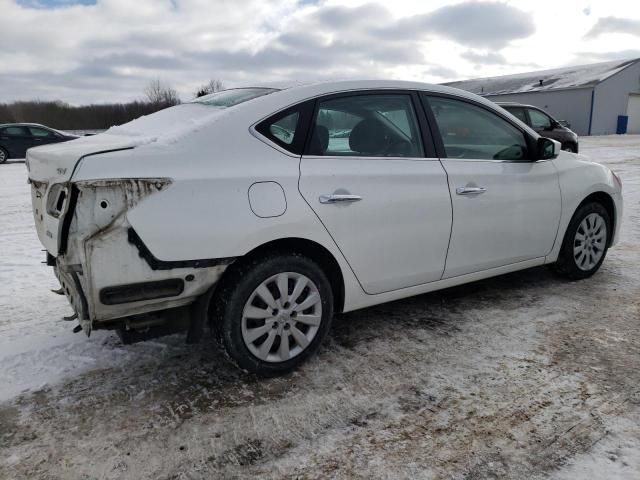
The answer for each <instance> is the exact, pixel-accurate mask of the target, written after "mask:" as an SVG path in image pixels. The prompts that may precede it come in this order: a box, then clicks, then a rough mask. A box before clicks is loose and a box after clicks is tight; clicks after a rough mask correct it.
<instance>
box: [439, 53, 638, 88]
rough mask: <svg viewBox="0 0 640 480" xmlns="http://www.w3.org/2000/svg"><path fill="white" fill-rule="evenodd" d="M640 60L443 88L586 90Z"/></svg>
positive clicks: (469, 82) (456, 84)
mask: <svg viewBox="0 0 640 480" xmlns="http://www.w3.org/2000/svg"><path fill="white" fill-rule="evenodd" d="M639 60H640V59H639V58H635V59H631V60H615V61H612V62H602V63H593V64H591V65H577V66H573V67H564V68H555V69H552V70H541V71H538V72H527V73H517V74H515V75H503V76H500V77H486V78H476V79H470V80H460V81H456V82H448V83H445V84H443V85H448V86H450V87H455V88H460V89H462V90H466V91H468V92H472V93H476V94H479V95H501V94H507V93H523V92H539V91H546V90H559V89H566V88H584V87H591V86H594V85H597V84H598V83H600V82H602V81H603V80H606V79H607V78H609V77H611V76H612V75H615V74H616V73H618V72H620V71H622V70H624V69H625V68H627V67H628V66H630V65H633V64H634V63H636V62H638V61H639Z"/></svg>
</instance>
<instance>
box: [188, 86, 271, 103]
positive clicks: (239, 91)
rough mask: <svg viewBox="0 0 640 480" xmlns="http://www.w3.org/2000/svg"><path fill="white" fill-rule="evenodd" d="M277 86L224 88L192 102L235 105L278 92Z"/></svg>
mask: <svg viewBox="0 0 640 480" xmlns="http://www.w3.org/2000/svg"><path fill="white" fill-rule="evenodd" d="M277 91H278V90H277V89H275V88H233V89H230V90H222V91H220V92H216V93H211V94H209V95H204V96H202V97H199V98H196V99H195V100H193V102H192V103H201V104H203V105H211V106H213V107H223V108H224V107H233V106H234V105H238V104H239V103H242V102H246V101H248V100H253V99H254V98H258V97H262V96H263V95H267V94H269V93H273V92H277Z"/></svg>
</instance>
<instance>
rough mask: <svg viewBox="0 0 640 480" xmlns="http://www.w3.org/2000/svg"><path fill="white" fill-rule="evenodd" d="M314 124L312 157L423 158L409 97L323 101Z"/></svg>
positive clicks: (348, 97)
mask: <svg viewBox="0 0 640 480" xmlns="http://www.w3.org/2000/svg"><path fill="white" fill-rule="evenodd" d="M312 125H313V127H312V128H313V132H312V134H311V140H310V143H309V148H308V153H309V154H310V155H321V156H360V157H422V156H424V153H423V149H422V142H421V139H420V130H419V128H418V122H417V120H416V114H415V111H414V109H413V103H412V101H411V97H410V96H409V95H406V94H371V95H369V94H367V95H352V96H343V97H338V98H330V99H326V100H320V101H319V104H318V109H317V113H316V117H315V121H314V122H313V124H312Z"/></svg>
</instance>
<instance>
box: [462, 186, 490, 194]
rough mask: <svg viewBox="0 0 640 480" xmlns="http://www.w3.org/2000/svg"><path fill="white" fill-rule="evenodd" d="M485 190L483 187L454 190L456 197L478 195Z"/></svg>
mask: <svg viewBox="0 0 640 480" xmlns="http://www.w3.org/2000/svg"><path fill="white" fill-rule="evenodd" d="M486 191H487V189H486V188H484V187H458V188H456V194H457V195H480V194H481V193H484V192H486Z"/></svg>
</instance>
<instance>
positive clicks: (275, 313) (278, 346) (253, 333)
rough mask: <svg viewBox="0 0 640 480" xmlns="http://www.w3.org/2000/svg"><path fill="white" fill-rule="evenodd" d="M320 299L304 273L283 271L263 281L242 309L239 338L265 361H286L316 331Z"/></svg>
mask: <svg viewBox="0 0 640 480" xmlns="http://www.w3.org/2000/svg"><path fill="white" fill-rule="evenodd" d="M321 321H322V299H321V297H320V293H319V291H318V287H317V286H316V285H315V283H313V281H311V279H309V278H308V277H306V276H305V275H302V274H300V273H296V272H282V273H278V274H277V275H274V276H272V277H270V278H268V279H266V280H265V281H263V282H262V283H261V284H260V285H259V286H258V287H257V288H256V289H255V290H254V291H253V293H252V294H251V295H250V296H249V299H248V300H247V302H246V304H245V306H244V308H243V311H242V325H241V326H242V339H243V340H244V343H245V345H246V347H247V348H248V349H249V351H250V352H251V353H252V354H253V355H255V356H256V357H257V358H259V359H260V360H262V361H265V362H273V363H278V362H285V361H287V360H289V359H291V358H293V357H295V356H297V355H299V354H300V353H302V352H303V351H304V350H305V349H306V348H307V347H308V346H309V344H310V343H311V341H312V340H313V338H314V337H315V336H316V334H317V333H318V329H319V327H320V323H321Z"/></svg>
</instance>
